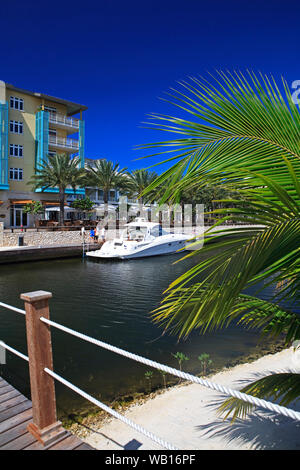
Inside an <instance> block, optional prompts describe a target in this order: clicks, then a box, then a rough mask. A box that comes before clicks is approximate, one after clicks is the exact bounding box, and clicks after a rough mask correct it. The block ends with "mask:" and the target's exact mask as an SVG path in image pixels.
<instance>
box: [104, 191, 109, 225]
mask: <svg viewBox="0 0 300 470" xmlns="http://www.w3.org/2000/svg"><path fill="white" fill-rule="evenodd" d="M103 202H104V220H107V219H108V190H107V189H104V188H103Z"/></svg>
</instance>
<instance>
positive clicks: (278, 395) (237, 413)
mask: <svg viewBox="0 0 300 470" xmlns="http://www.w3.org/2000/svg"><path fill="white" fill-rule="evenodd" d="M241 392H243V393H247V394H249V395H252V396H253V397H257V398H263V399H266V400H272V401H276V402H278V404H279V405H282V406H287V405H289V404H290V403H292V402H296V401H297V400H299V398H300V374H293V373H280V374H273V375H267V376H266V377H263V378H261V379H259V380H256V381H255V382H252V383H251V384H249V385H247V386H246V387H244V388H243V389H242V390H241ZM254 408H255V406H254V405H252V404H251V403H248V402H245V401H243V400H240V399H238V398H229V399H227V400H225V401H224V402H223V403H222V405H220V407H219V409H218V412H219V414H220V415H223V416H224V419H226V418H228V417H229V416H231V417H232V420H233V421H234V420H235V419H236V418H245V417H246V416H247V414H248V413H249V412H250V411H252V410H253V409H254Z"/></svg>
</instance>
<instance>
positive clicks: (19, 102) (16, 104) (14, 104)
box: [10, 96, 24, 111]
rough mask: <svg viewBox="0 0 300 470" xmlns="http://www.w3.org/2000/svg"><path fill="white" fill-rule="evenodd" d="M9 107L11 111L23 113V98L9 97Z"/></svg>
mask: <svg viewBox="0 0 300 470" xmlns="http://www.w3.org/2000/svg"><path fill="white" fill-rule="evenodd" d="M10 107H11V108H12V109H18V110H19V111H24V100H23V98H17V97H16V96H11V97H10Z"/></svg>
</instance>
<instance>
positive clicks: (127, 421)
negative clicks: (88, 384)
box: [44, 367, 178, 450]
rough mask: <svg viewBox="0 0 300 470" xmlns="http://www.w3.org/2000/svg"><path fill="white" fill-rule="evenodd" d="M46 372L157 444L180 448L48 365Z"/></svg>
mask: <svg viewBox="0 0 300 470" xmlns="http://www.w3.org/2000/svg"><path fill="white" fill-rule="evenodd" d="M44 371H45V372H47V374H49V375H51V377H53V378H54V379H56V380H58V381H59V382H61V383H62V384H64V385H65V386H66V387H68V388H70V389H71V390H73V391H74V392H76V393H78V395H81V396H82V397H83V398H85V399H86V400H88V401H90V402H91V403H93V404H94V405H96V406H98V407H99V408H102V410H104V411H106V412H107V413H109V414H110V415H112V416H114V417H115V418H117V419H119V420H120V421H123V423H125V424H127V425H128V426H130V427H131V428H133V429H135V430H136V431H138V432H140V433H141V434H144V435H145V436H147V437H149V438H150V439H152V441H154V442H156V443H157V444H160V445H161V446H162V447H164V448H165V449H168V450H178V448H177V447H175V446H173V445H172V444H169V443H168V442H167V441H164V440H163V439H161V438H160V437H157V436H156V435H155V434H153V433H152V432H150V431H147V429H145V428H143V427H142V426H140V425H139V424H136V423H134V422H133V421H131V419H128V418H126V417H125V416H123V415H120V413H118V412H117V411H115V410H113V409H111V408H109V407H108V406H106V405H105V404H104V403H102V402H101V401H99V400H97V399H96V398H94V397H92V396H91V395H89V394H88V393H86V392H84V391H83V390H81V389H80V388H78V387H76V386H75V385H73V384H71V383H70V382H68V381H67V380H65V379H63V378H62V377H61V376H60V375H58V374H56V373H55V372H53V371H52V370H50V369H48V368H47V367H46V368H45V369H44Z"/></svg>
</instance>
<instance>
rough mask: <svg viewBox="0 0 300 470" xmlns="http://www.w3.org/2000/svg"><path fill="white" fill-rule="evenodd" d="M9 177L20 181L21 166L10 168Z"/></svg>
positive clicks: (21, 175) (21, 174)
mask: <svg viewBox="0 0 300 470" xmlns="http://www.w3.org/2000/svg"><path fill="white" fill-rule="evenodd" d="M9 179H10V180H15V181H22V179H23V168H10V169H9Z"/></svg>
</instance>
